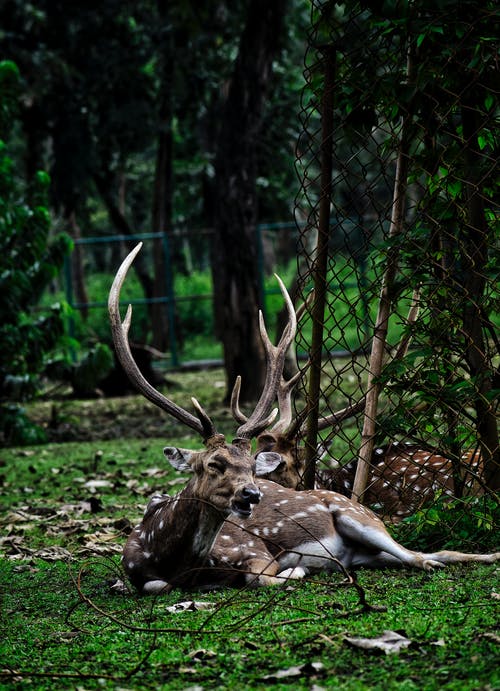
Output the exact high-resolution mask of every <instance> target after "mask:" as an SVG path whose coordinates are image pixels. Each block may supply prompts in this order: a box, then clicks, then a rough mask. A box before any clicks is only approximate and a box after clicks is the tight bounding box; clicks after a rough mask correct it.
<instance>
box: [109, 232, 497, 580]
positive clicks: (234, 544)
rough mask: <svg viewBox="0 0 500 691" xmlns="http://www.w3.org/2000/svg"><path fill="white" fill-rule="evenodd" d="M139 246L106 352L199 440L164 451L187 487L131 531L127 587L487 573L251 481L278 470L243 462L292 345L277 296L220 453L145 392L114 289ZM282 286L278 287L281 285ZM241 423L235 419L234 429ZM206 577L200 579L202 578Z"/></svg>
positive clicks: (317, 497) (328, 503)
mask: <svg viewBox="0 0 500 691" xmlns="http://www.w3.org/2000/svg"><path fill="white" fill-rule="evenodd" d="M139 249H140V245H139V246H138V247H137V248H136V249H135V250H133V252H131V253H130V255H129V256H128V257H127V258H126V259H125V261H124V262H123V264H122V266H121V267H120V269H119V271H118V273H117V275H116V277H115V280H114V282H113V286H112V288H111V291H110V298H109V311H110V317H111V324H112V332H113V339H114V342H115V348H116V351H117V354H118V357H119V359H120V362H121V364H122V366H123V367H124V369H125V371H126V372H127V375H128V376H129V378H130V380H131V381H132V382H133V383H134V385H135V386H136V387H137V388H138V389H139V391H140V392H141V393H143V395H144V396H146V397H147V398H148V399H149V400H151V401H152V402H153V403H155V404H156V405H159V406H160V407H161V408H163V409H164V410H166V411H167V412H168V413H169V414H170V415H173V416H174V417H176V418H177V419H179V420H180V421H181V422H183V423H184V424H186V425H188V426H189V427H191V428H192V429H193V430H195V431H196V432H198V433H200V434H201V436H202V438H203V440H204V442H205V446H206V449H205V450H203V451H194V452H193V451H188V450H182V449H177V448H173V447H167V448H166V449H165V454H166V456H167V457H168V458H169V460H170V461H171V463H172V464H173V465H174V466H175V467H176V468H178V469H180V470H189V471H190V472H192V473H193V477H192V478H191V480H190V481H189V482H188V483H187V485H186V486H185V487H184V489H183V490H182V491H181V492H180V493H179V494H178V495H176V496H175V497H170V496H168V495H156V496H154V497H153V498H152V499H151V501H150V502H149V504H148V506H147V508H146V511H145V514H144V517H143V519H142V521H141V523H140V524H139V525H138V526H136V527H135V528H134V530H133V531H132V533H131V534H130V536H129V538H128V540H127V543H126V545H125V548H124V551H123V557H122V560H123V565H124V569H125V571H126V573H127V574H128V576H129V578H130V580H131V581H132V583H133V584H134V585H135V586H136V587H137V589H138V590H139V591H140V592H143V593H158V592H162V591H164V590H166V589H167V588H169V587H171V586H190V585H193V584H195V583H200V582H208V583H214V582H218V583H228V584H233V583H237V582H238V580H240V579H241V580H243V582H246V583H250V584H255V585H269V584H275V583H282V582H283V581H284V579H288V578H302V577H303V576H305V575H306V574H308V573H312V572H314V571H318V570H338V569H349V568H355V567H358V566H368V567H376V568H379V567H384V566H413V567H417V568H423V569H432V568H433V567H440V566H444V565H446V564H450V563H456V562H468V561H477V562H484V563H493V562H494V561H496V560H498V559H499V557H500V553H496V554H485V555H482V554H464V553H460V552H450V551H443V552H435V553H432V554H422V553H419V552H413V551H411V550H408V549H405V548H404V547H402V546H401V545H399V544H398V543H397V542H395V540H393V539H392V538H391V537H390V535H389V534H388V532H387V530H386V528H385V526H384V525H383V523H382V521H381V520H380V519H379V518H377V516H375V514H374V513H372V512H371V511H370V510H369V509H367V508H365V507H363V506H362V505H360V504H355V503H353V502H352V501H350V500H349V499H348V498H347V497H344V496H343V495H341V494H337V493H336V492H330V491H326V490H311V491H303V492H295V491H294V490H290V489H287V488H284V487H281V486H279V485H276V484H275V483H273V482H269V481H265V480H257V481H256V480H255V472H256V468H257V466H258V467H259V472H266V473H269V472H272V470H273V468H276V467H277V466H278V464H279V463H280V462H281V460H282V459H281V457H280V455H279V454H277V453H276V452H273V451H262V452H260V453H257V455H256V457H255V459H254V458H253V457H252V456H251V454H250V440H251V438H252V437H253V436H257V435H259V434H260V433H261V432H262V431H263V430H264V429H266V428H267V427H268V426H269V425H270V424H271V422H272V420H273V417H274V412H273V413H272V414H270V413H269V410H270V408H271V405H272V403H273V401H274V399H275V397H276V395H277V389H278V386H279V382H280V378H281V374H282V370H283V364H284V358H285V354H286V350H287V349H288V346H289V345H290V343H291V342H292V341H293V339H294V336H295V328H296V321H295V319H294V317H295V314H294V311H293V306H291V301H290V298H289V297H288V294H287V293H286V290H285V289H284V287H283V286H282V292H283V295H284V298H285V301H286V303H287V306H288V310H289V323H288V325H287V326H286V327H285V330H284V332H283V335H282V337H281V339H280V343H279V344H278V346H276V347H274V346H272V345H271V343H270V341H269V339H268V337H267V333H266V332H265V329H264V327H263V321H262V318H261V322H260V324H261V335H262V338H263V341H264V346H265V350H266V357H267V363H268V373H267V375H266V383H265V386H264V390H263V393H262V395H261V398H260V399H259V401H258V403H257V405H256V408H255V410H254V411H253V413H252V414H251V415H250V417H249V418H248V419H247V418H244V416H242V413H241V411H238V412H239V415H240V417H241V418H242V419H241V422H242V424H241V425H240V427H239V428H238V430H237V437H236V439H235V440H234V441H233V443H232V444H228V443H227V442H226V441H225V439H224V437H223V436H222V435H220V434H217V432H216V430H215V428H214V426H213V424H212V422H211V420H210V418H209V417H208V416H207V414H206V413H205V411H204V410H203V409H202V408H201V406H200V405H199V404H198V403H197V402H196V400H195V399H193V404H194V406H195V409H196V412H197V417H194V416H192V415H191V414H190V413H188V412H187V411H185V410H183V409H182V408H179V407H178V406H176V405H175V404H174V403H173V402H172V401H170V400H169V399H167V398H166V397H165V396H163V394H161V393H160V392H158V391H157V390H156V389H154V388H153V387H152V386H151V385H150V384H149V383H148V382H147V381H146V380H145V379H144V377H143V376H142V374H141V373H140V371H139V369H138V367H137V365H136V364H135V362H134V361H133V358H132V356H131V353H130V348H129V345H128V339H127V334H128V330H129V327H130V321H131V309H130V307H129V310H128V312H127V316H126V318H125V321H124V322H123V323H122V322H121V319H120V315H119V294H120V288H121V285H122V283H123V280H124V278H125V275H126V273H127V270H128V268H129V266H130V264H131V263H132V261H133V259H134V257H135V255H136V254H137V252H138V251H139ZM281 285H282V284H281ZM243 418H244V419H243ZM207 567H208V570H206V568H207Z"/></svg>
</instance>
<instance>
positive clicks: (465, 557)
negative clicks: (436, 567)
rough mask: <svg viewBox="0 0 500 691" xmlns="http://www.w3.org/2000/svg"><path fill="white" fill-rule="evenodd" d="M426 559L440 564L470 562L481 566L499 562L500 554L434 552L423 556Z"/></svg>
mask: <svg viewBox="0 0 500 691" xmlns="http://www.w3.org/2000/svg"><path fill="white" fill-rule="evenodd" d="M424 556H425V558H426V559H430V560H433V561H438V562H440V563H441V564H461V563H466V562H470V561H476V562H482V563H483V564H494V563H495V562H496V561H498V560H500V552H493V553H492V554H467V553H465V552H451V551H449V550H443V551H442V552H434V553H433V554H425V555H424Z"/></svg>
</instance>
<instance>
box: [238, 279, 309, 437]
mask: <svg viewBox="0 0 500 691" xmlns="http://www.w3.org/2000/svg"><path fill="white" fill-rule="evenodd" d="M275 276H276V278H277V280H278V283H279V286H280V290H281V293H282V295H283V298H284V300H285V304H286V307H287V311H288V322H287V324H286V326H285V328H284V329H283V333H282V334H281V338H280V340H279V343H278V345H276V346H274V345H273V344H272V343H271V340H270V338H269V336H268V334H267V331H266V326H265V323H264V317H263V316H262V312H261V311H259V329H260V336H261V338H262V342H263V344H264V350H265V354H266V380H265V383H264V388H263V389H262V393H261V396H260V398H259V400H258V402H257V404H256V406H255V408H254V410H253V412H252V414H251V415H250V417H246V415H244V414H243V413H242V411H241V410H240V407H239V396H240V388H241V377H240V376H238V377H237V378H236V381H235V383H234V387H233V392H232V395H231V412H232V414H233V417H234V419H235V420H236V421H237V422H241V423H243V424H242V425H241V426H240V427H239V428H238V431H237V435H238V437H243V438H246V439H250V438H252V437H253V436H257V435H259V434H260V433H261V432H262V431H263V430H265V429H266V427H268V426H269V425H270V424H271V422H272V421H273V420H274V418H275V417H276V414H277V412H278V411H277V409H274V410H272V412H270V411H271V407H272V405H273V403H274V401H275V399H276V396H277V393H278V390H279V387H280V382H281V380H282V376H283V367H284V364H285V357H286V353H287V350H288V348H289V347H290V346H291V345H292V343H293V342H294V340H295V334H296V332H297V317H296V314H295V310H294V308H293V303H292V300H291V298H290V296H289V294H288V291H287V289H286V288H285V285H284V283H283V281H282V280H281V279H280V277H279V276H278V275H277V274H275Z"/></svg>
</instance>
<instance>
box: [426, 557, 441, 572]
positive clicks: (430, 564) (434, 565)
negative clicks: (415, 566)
mask: <svg viewBox="0 0 500 691" xmlns="http://www.w3.org/2000/svg"><path fill="white" fill-rule="evenodd" d="M445 566H446V565H445V564H443V562H442V561H436V560H435V559H424V561H423V562H422V567H423V568H424V569H425V571H434V569H442V568H444V567H445Z"/></svg>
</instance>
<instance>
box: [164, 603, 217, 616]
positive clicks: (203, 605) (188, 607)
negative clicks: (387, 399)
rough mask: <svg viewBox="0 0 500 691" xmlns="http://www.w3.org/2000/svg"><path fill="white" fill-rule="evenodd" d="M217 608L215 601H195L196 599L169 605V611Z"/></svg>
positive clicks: (195, 610)
mask: <svg viewBox="0 0 500 691" xmlns="http://www.w3.org/2000/svg"><path fill="white" fill-rule="evenodd" d="M213 609H215V605H214V603H213V602H195V601H194V600H186V601H185V602H176V603H175V605H170V607H167V608H166V610H167V612H173V613H177V612H197V611H198V610H207V611H211V610H213Z"/></svg>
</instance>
